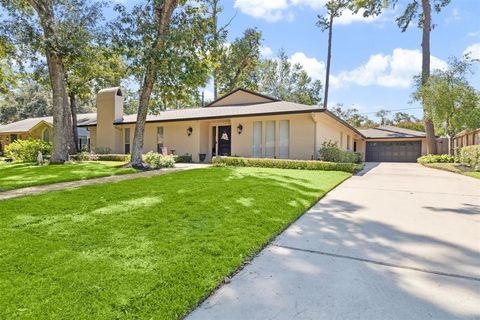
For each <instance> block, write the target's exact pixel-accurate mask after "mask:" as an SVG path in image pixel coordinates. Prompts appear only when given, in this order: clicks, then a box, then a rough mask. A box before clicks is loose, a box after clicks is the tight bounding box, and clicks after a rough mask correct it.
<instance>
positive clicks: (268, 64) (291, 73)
mask: <svg viewBox="0 0 480 320" xmlns="http://www.w3.org/2000/svg"><path fill="white" fill-rule="evenodd" d="M251 78H252V79H254V80H255V81H254V82H255V85H256V86H257V90H258V91H259V92H261V93H263V94H266V95H269V96H272V97H275V98H277V99H280V100H285V101H291V102H296V103H303V104H308V105H317V104H319V103H320V102H321V100H322V97H321V90H322V83H321V82H320V80H315V81H314V80H312V78H310V77H309V76H308V74H307V72H306V71H305V70H304V69H303V68H302V66H301V65H300V64H292V63H291V62H290V61H289V60H288V57H287V55H286V54H285V52H283V51H281V52H280V53H279V55H278V57H277V58H276V59H265V60H263V61H261V63H260V64H259V65H258V67H257V69H256V71H255V73H254V74H253V75H252V76H251Z"/></svg>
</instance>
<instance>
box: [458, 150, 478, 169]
mask: <svg viewBox="0 0 480 320" xmlns="http://www.w3.org/2000/svg"><path fill="white" fill-rule="evenodd" d="M457 160H458V162H460V163H461V164H464V165H467V166H469V167H472V168H474V169H475V170H480V145H473V146H467V147H463V148H461V149H460V151H459V152H458V159H457Z"/></svg>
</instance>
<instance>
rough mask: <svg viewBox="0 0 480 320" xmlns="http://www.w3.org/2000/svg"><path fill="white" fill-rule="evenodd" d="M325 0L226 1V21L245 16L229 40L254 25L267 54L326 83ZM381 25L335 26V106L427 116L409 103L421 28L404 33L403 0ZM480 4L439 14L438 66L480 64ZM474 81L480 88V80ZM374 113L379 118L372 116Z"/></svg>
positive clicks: (434, 45) (465, 0) (352, 21)
mask: <svg viewBox="0 0 480 320" xmlns="http://www.w3.org/2000/svg"><path fill="white" fill-rule="evenodd" d="M324 2H325V0H225V1H222V2H221V4H222V6H223V9H224V11H223V13H222V15H221V17H220V23H222V21H223V23H225V22H226V21H228V20H229V19H230V18H231V17H232V16H234V15H235V12H237V14H236V16H235V18H234V20H233V22H232V23H231V25H230V28H229V31H230V34H229V41H232V40H233V39H234V38H235V37H238V36H240V35H241V34H242V32H243V30H245V29H246V28H249V27H256V28H257V29H258V30H260V31H261V32H262V35H263V44H262V45H263V50H262V51H263V53H264V55H265V56H272V57H273V56H275V55H276V53H277V52H278V51H279V50H280V49H284V50H285V51H286V53H287V54H288V56H289V57H290V59H291V60H292V61H293V62H298V63H301V64H302V65H303V66H304V67H305V69H306V71H307V72H308V73H309V74H310V75H311V76H312V77H313V78H315V79H317V78H318V79H321V80H322V82H324V72H325V71H324V69H325V64H324V61H325V60H326V53H327V37H326V34H324V33H322V32H321V30H320V29H319V28H317V27H315V22H316V16H317V14H318V13H321V12H322V7H323V3H324ZM399 3H400V5H399V6H397V8H396V9H395V10H388V11H386V12H385V13H384V14H383V15H382V16H380V17H378V18H376V19H364V18H362V17H361V16H353V15H351V14H349V13H347V14H345V15H344V16H343V17H342V18H340V20H339V21H337V22H338V23H337V24H336V25H335V27H334V36H333V37H334V38H333V58H332V78H331V82H332V86H331V91H330V98H329V100H330V101H331V104H329V105H333V104H336V103H343V104H344V105H345V106H347V107H350V106H352V105H354V106H356V107H357V108H358V109H360V110H361V112H364V113H372V112H375V111H377V110H379V109H388V110H397V109H411V108H416V109H411V110H406V111H408V112H410V113H412V114H415V115H416V116H421V110H420V109H419V105H418V104H409V102H410V100H411V99H410V95H411V92H412V90H413V89H412V85H411V77H412V76H413V75H414V74H417V73H419V72H420V69H421V30H420V29H419V28H417V27H416V24H413V25H411V26H410V28H409V30H408V31H406V32H405V33H402V32H401V31H400V30H399V28H398V27H397V25H396V24H395V17H396V16H397V15H399V13H400V12H401V11H402V9H403V7H402V5H403V6H404V5H405V3H408V1H402V0H400V1H399ZM479 15H480V1H477V0H452V2H451V3H450V4H449V6H448V7H446V8H444V10H443V11H442V12H441V13H440V14H435V15H434V16H433V21H434V23H435V24H436V27H435V29H434V31H433V32H432V35H431V53H432V56H433V57H432V63H431V66H432V68H444V67H445V66H446V62H447V61H448V58H449V57H451V56H456V57H461V56H462V55H463V53H464V52H466V50H467V49H468V50H470V51H472V53H473V55H475V56H476V57H477V58H480V22H479V21H480V20H479ZM476 71H477V73H476V74H475V75H474V76H472V78H471V80H472V83H473V84H474V85H475V86H476V87H477V88H479V89H480V76H479V74H478V71H479V70H478V68H477V70H476ZM369 115H371V114H369Z"/></svg>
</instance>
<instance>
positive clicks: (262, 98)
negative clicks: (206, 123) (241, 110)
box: [205, 88, 279, 108]
mask: <svg viewBox="0 0 480 320" xmlns="http://www.w3.org/2000/svg"><path fill="white" fill-rule="evenodd" d="M274 101H279V100H278V99H275V98H272V97H269V96H266V95H263V94H260V93H257V92H253V91H250V90H247V89H243V88H238V89H235V90H233V91H232V92H230V93H227V94H226V95H224V96H222V97H220V98H218V99H217V100H215V101H213V102H211V103H209V104H207V105H206V106H205V107H206V108H208V107H224V106H239V105H244V104H250V105H251V104H258V103H266V102H274Z"/></svg>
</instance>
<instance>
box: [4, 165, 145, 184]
mask: <svg viewBox="0 0 480 320" xmlns="http://www.w3.org/2000/svg"><path fill="white" fill-rule="evenodd" d="M123 164H125V163H124V162H114V161H91V162H71V163H65V164H63V165H44V166H37V165H36V164H33V163H5V162H4V163H0V192H1V191H5V190H11V189H18V188H23V187H31V186H38V185H42V184H50V183H56V182H64V181H73V180H85V179H92V178H98V177H105V176H112V175H116V174H125V173H134V172H136V170H135V169H133V168H120V166H121V165H123Z"/></svg>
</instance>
